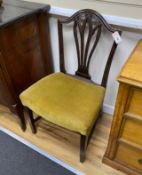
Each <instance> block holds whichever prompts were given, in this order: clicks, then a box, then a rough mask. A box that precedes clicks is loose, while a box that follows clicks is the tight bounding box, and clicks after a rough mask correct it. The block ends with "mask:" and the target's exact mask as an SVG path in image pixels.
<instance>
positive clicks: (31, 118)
mask: <svg viewBox="0 0 142 175" xmlns="http://www.w3.org/2000/svg"><path fill="white" fill-rule="evenodd" d="M25 110H26V112H27V114H28V115H27V116H28V120H29V124H30V127H31V130H32V133H33V134H35V133H36V132H37V129H36V126H35V120H34V118H33V112H32V111H31V110H30V109H29V108H27V107H26V108H25Z"/></svg>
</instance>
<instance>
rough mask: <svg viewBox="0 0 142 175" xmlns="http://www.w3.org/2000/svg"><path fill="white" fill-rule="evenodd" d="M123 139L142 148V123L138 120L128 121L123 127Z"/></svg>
mask: <svg viewBox="0 0 142 175" xmlns="http://www.w3.org/2000/svg"><path fill="white" fill-rule="evenodd" d="M122 127H123V128H122V131H121V137H122V138H123V139H126V140H129V141H131V142H133V143H136V144H139V145H141V146H142V123H141V122H139V121H138V120H132V119H126V120H125V121H124V125H123V126H122Z"/></svg>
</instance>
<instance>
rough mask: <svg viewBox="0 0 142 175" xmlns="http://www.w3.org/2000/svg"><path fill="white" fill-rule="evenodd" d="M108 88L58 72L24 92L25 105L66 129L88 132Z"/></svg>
mask: <svg viewBox="0 0 142 175" xmlns="http://www.w3.org/2000/svg"><path fill="white" fill-rule="evenodd" d="M104 91H105V89H104V88H103V87H101V86H97V85H94V84H91V83H87V82H84V81H81V80H77V79H75V78H72V77H70V76H68V75H66V74H64V73H54V74H51V75H49V76H46V77H44V78H42V79H41V80H39V81H38V82H37V83H35V84H33V85H32V86H30V87H29V88H28V89H26V90H25V91H24V92H22V93H21V94H20V99H21V101H22V104H23V105H24V106H26V107H28V108H29V109H31V110H32V111H34V112H35V113H36V114H38V115H39V116H41V117H42V118H44V119H45V120H48V121H49V122H52V123H54V124H56V125H59V126H62V127H64V128H66V129H69V130H72V131H75V132H78V133H80V134H82V135H87V133H88V132H89V130H90V129H91V127H92V124H94V121H95V120H96V118H97V115H98V113H99V111H100V108H101V105H102V102H103V98H104Z"/></svg>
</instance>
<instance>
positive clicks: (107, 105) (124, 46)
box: [50, 17, 142, 113]
mask: <svg viewBox="0 0 142 175" xmlns="http://www.w3.org/2000/svg"><path fill="white" fill-rule="evenodd" d="M50 33H51V44H52V52H53V61H54V67H55V71H56V72H58V71H59V51H58V34H57V20H56V18H53V17H52V18H50ZM65 35H66V38H67V40H65V58H67V60H66V67H67V71H68V72H69V73H74V71H75V69H76V68H77V61H75V60H74V59H73V58H76V52H75V50H74V49H75V46H74V43H73V42H74V41H73V35H72V33H70V31H69V29H68V28H65ZM103 36H104V37H103V38H105V41H104V42H102V40H101V41H100V43H101V47H100V46H99V45H98V47H97V50H96V52H95V53H94V55H93V60H92V62H91V68H90V74H91V75H93V80H94V81H96V82H100V79H101V77H102V69H103V64H102V63H105V58H106V57H107V56H108V51H110V46H111V43H112V41H113V39H112V36H111V35H108V34H106V33H105V32H104V33H103ZM141 38H142V34H136V33H130V32H123V34H122V39H123V42H122V43H120V44H119V46H118V48H117V50H116V54H115V56H114V60H113V63H112V67H111V70H110V75H109V80H108V85H107V90H106V96H105V100H104V111H105V112H108V113H113V109H114V104H115V100H116V95H117V90H118V82H117V81H116V78H117V76H118V74H119V72H120V69H121V68H122V66H123V64H124V63H125V61H126V60H127V58H128V56H129V55H130V53H131V52H132V50H133V48H134V47H135V45H136V43H137V42H138V40H139V39H141ZM94 63H97V66H96V67H95V68H94V67H93V65H94ZM96 77H97V78H96Z"/></svg>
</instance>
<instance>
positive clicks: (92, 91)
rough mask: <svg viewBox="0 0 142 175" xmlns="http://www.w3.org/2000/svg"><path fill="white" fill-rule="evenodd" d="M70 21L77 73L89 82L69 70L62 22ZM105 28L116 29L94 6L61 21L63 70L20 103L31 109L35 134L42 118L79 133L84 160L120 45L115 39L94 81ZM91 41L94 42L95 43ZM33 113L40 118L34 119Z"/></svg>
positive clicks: (35, 87)
mask: <svg viewBox="0 0 142 175" xmlns="http://www.w3.org/2000/svg"><path fill="white" fill-rule="evenodd" d="M69 23H73V26H72V29H73V34H74V39H75V45H76V50H77V58H78V69H77V71H76V72H75V75H76V76H78V77H79V76H80V77H83V78H84V79H89V81H90V82H88V81H87V82H86V81H84V80H82V79H81V80H80V79H76V78H74V77H72V76H70V75H68V74H67V72H66V69H65V64H64V47H63V45H64V43H63V25H68V24H69ZM102 28H104V29H105V30H106V31H107V32H110V33H114V32H115V31H116V30H115V29H113V28H112V26H111V25H109V24H108V23H107V22H106V20H105V19H104V18H103V17H102V16H101V15H100V14H99V13H98V12H96V11H93V10H91V9H84V10H80V11H78V12H76V13H75V14H74V15H72V16H71V17H69V18H66V19H64V20H63V19H62V20H58V36H59V52H60V70H61V72H59V73H53V74H51V75H48V76H46V77H44V78H42V79H41V80H39V81H38V82H36V83H35V84H33V85H32V86H30V87H29V88H28V89H26V90H25V91H24V92H22V93H21V94H20V99H21V102H22V104H23V105H24V106H25V108H26V110H28V112H29V115H28V117H29V121H30V125H31V129H32V132H33V133H36V125H35V123H36V122H37V121H38V120H39V119H42V118H43V119H45V120H47V121H49V122H51V123H53V124H55V125H58V126H60V127H63V128H65V129H67V130H70V131H73V132H75V133H78V134H80V162H84V160H85V152H86V149H87V146H88V143H89V140H90V138H91V135H92V132H93V129H94V127H95V125H96V122H97V119H98V118H99V115H100V112H101V106H102V103H103V99H104V94H105V88H106V85H107V79H108V74H109V70H110V66H111V63H112V59H113V56H114V53H115V50H116V47H117V44H116V43H115V42H114V43H113V44H112V48H111V50H110V54H109V57H108V59H107V61H106V66H105V69H104V73H103V78H102V81H101V84H100V85H97V84H95V83H93V82H92V81H91V77H90V75H89V71H88V69H89V65H90V60H91V57H92V55H93V53H94V50H95V49H96V47H97V44H98V42H99V39H100V36H101V33H102ZM87 29H88V37H87V40H86V43H85V39H84V36H85V31H86V30H87ZM77 32H79V35H78V34H77ZM94 36H95V38H94ZM92 39H93V41H92ZM91 42H93V44H92V45H91V44H90V43H91ZM90 47H91V48H90ZM100 49H101V48H100ZM33 112H34V113H36V114H37V115H38V116H39V117H37V118H36V119H35V118H33Z"/></svg>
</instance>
